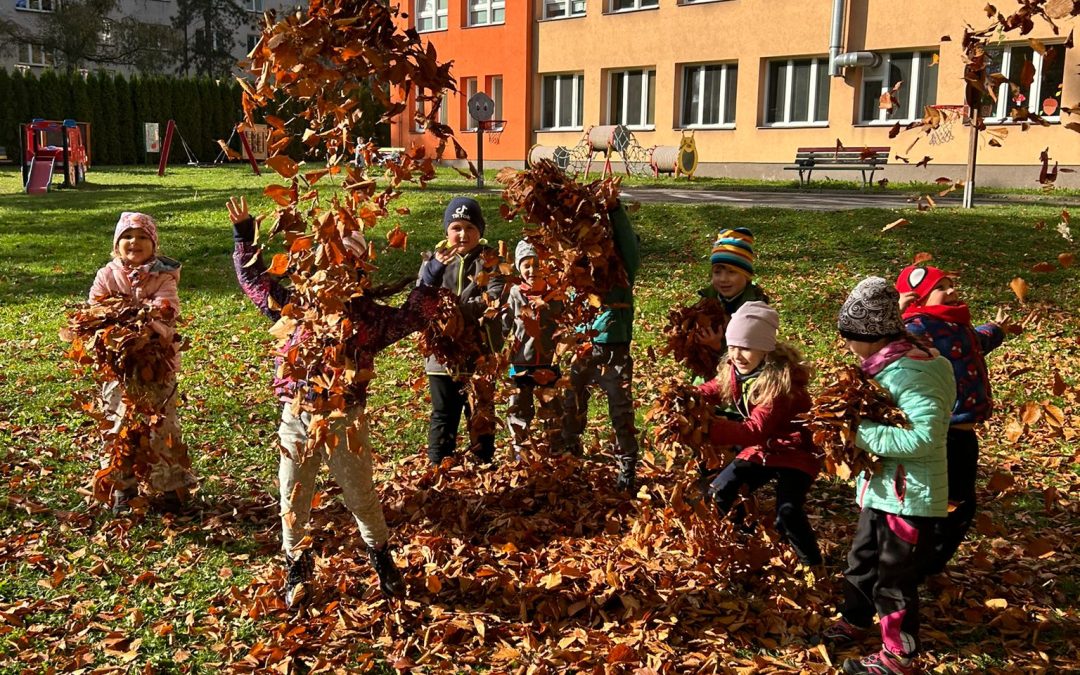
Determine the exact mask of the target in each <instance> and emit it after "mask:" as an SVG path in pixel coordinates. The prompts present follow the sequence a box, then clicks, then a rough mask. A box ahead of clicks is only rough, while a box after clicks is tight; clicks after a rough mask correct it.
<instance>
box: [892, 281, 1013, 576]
mask: <svg viewBox="0 0 1080 675" xmlns="http://www.w3.org/2000/svg"><path fill="white" fill-rule="evenodd" d="M896 290H898V291H899V292H900V310H901V311H902V312H903V316H904V323H905V326H906V327H907V331H908V333H911V334H912V335H916V336H925V337H927V338H929V339H930V340H931V341H932V342H933V343H934V347H935V348H936V349H937V350H938V351H939V352H941V355H942V356H944V357H945V358H947V359H948V360H949V361H951V362H952V368H953V375H954V376H955V377H956V404H955V405H954V406H953V409H952V421H951V425H950V426H949V433H948V436H947V439H946V448H947V450H948V463H949V504H950V506H953V507H954V509H953V510H952V511H950V512H949V515H948V517H947V518H946V519H945V520H944V521H942V523H941V529H940V531H938V532H937V533H936V536H935V540H936V542H937V544H936V545H935V547H934V556H933V557H932V559H931V560H930V562H929V566H928V568H927V570H926V573H927V574H938V573H940V572H943V571H944V570H945V566H946V565H947V564H948V563H949V559H950V558H952V556H953V555H954V554H955V553H956V549H958V548H959V547H960V542H962V541H963V540H964V535H966V534H967V531H968V529H969V528H970V527H971V523H972V521H974V520H975V476H976V474H977V473H978V465H979V438H978V436H976V435H975V425H976V424H978V423H980V422H985V421H986V420H988V419H989V418H990V414H991V412H992V411H993V404H992V401H991V398H990V378H989V376H988V375H987V372H986V359H985V358H984V355H985V354H987V353H989V352H990V351H991V350H993V349H995V348H997V347H998V346H999V345H1000V344H1001V343H1002V342H1003V341H1004V339H1005V332H1004V330H1003V329H1002V326H1001V324H1002V323H1003V322H1005V314H1004V312H1001V311H999V312H998V315H997V320H996V321H991V322H990V323H986V324H983V325H981V326H979V327H978V328H973V327H972V325H971V311H970V310H969V309H968V306H967V305H966V304H964V303H962V302H960V298H959V296H958V295H957V293H956V288H955V287H954V286H953V284H952V279H950V278H949V276H948V275H946V274H945V273H944V272H943V271H941V270H939V269H938V268H936V267H918V266H916V265H911V266H909V267H906V268H904V270H903V271H902V272H900V276H899V278H897V280H896Z"/></svg>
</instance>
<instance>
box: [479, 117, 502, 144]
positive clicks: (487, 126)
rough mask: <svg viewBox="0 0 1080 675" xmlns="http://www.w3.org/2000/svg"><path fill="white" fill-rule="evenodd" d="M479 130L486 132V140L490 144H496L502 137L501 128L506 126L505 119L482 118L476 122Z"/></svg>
mask: <svg viewBox="0 0 1080 675" xmlns="http://www.w3.org/2000/svg"><path fill="white" fill-rule="evenodd" d="M476 124H477V127H478V128H479V129H480V131H483V132H484V133H485V134H487V137H488V141H489V142H490V143H491V144H492V145H498V144H499V139H500V138H502V132H503V129H505V128H506V120H482V121H479V122H477V123H476Z"/></svg>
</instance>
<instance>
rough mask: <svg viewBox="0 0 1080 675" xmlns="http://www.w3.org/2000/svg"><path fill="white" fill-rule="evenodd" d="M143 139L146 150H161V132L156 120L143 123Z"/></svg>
mask: <svg viewBox="0 0 1080 675" xmlns="http://www.w3.org/2000/svg"><path fill="white" fill-rule="evenodd" d="M143 139H144V143H145V145H144V147H145V148H146V151H147V152H161V133H160V131H159V129H158V123H157V122H146V123H145V124H143Z"/></svg>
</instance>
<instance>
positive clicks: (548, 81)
mask: <svg viewBox="0 0 1080 675" xmlns="http://www.w3.org/2000/svg"><path fill="white" fill-rule="evenodd" d="M584 112H585V76H584V75H583V74H581V73H573V74H566V75H544V77H543V85H542V86H541V88H540V127H541V128H543V129H571V130H576V129H581V128H582V126H581V121H582V119H584V117H585V114H584Z"/></svg>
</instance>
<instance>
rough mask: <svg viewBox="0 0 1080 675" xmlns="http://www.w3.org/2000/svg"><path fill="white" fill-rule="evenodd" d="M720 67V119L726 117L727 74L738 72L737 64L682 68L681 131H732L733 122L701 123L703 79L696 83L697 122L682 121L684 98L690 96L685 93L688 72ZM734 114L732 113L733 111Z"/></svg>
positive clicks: (690, 64) (703, 115)
mask: <svg viewBox="0 0 1080 675" xmlns="http://www.w3.org/2000/svg"><path fill="white" fill-rule="evenodd" d="M717 66H719V67H721V68H722V70H721V71H720V94H719V99H720V101H719V103H720V119H724V118H725V117H727V114H726V113H727V87H728V81H729V77H728V74H729V73H730V72H731V71H732V70H734V71H735V72H736V73H738V71H739V64H738V63H737V62H728V63H688V64H686V65H684V66H683V67H682V84H683V91H682V98H681V99H680V100H679V124H680V125H681V127H682V128H683V129H734V128H735V122H721V123H719V124H705V123H703V122H701V120H702V119H704V117H705V78H704V77H702V78H700V81H699V83H698V101H700V102H701V105H700V106H698V118H697V120H686V119H683V114H684V112H685V110H686V97H687V96H688V95H689V94H690V92H689V91H686V75H687V72H688V71H690V70H695V69H701V70H702V71H704V70H705V68H713V67H717ZM736 87H738V75H736ZM733 112H734V111H733Z"/></svg>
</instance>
